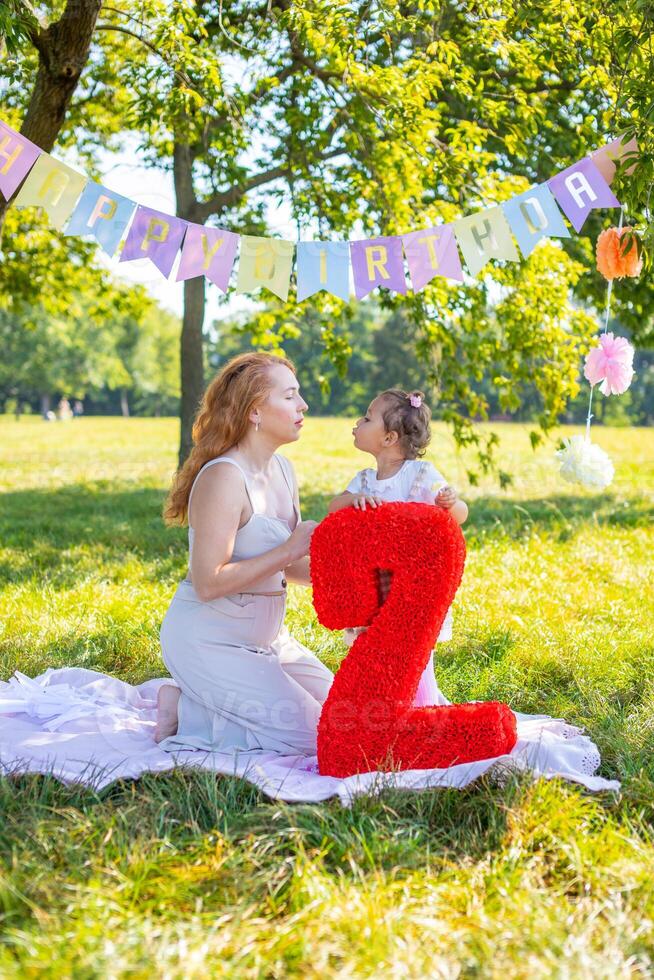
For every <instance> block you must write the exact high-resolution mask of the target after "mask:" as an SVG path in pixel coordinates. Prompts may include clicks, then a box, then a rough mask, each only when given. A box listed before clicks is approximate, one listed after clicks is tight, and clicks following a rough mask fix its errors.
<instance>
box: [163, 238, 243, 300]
mask: <svg viewBox="0 0 654 980" xmlns="http://www.w3.org/2000/svg"><path fill="white" fill-rule="evenodd" d="M238 239H239V236H238V235H236V234H234V232H232V231H223V229H222V228H207V226H206V225H194V224H189V225H188V227H187V229H186V235H185V236H184V247H183V248H182V257H181V259H180V262H179V269H178V270H177V282H181V281H182V280H183V279H195V277H196V276H206V277H207V279H209V280H210V282H213V283H214V284H215V285H216V286H218V288H219V289H222V291H223V292H224V293H226V292H227V288H228V286H229V277H230V275H231V272H232V266H233V265H234V259H235V258H236V249H237V248H238Z"/></svg>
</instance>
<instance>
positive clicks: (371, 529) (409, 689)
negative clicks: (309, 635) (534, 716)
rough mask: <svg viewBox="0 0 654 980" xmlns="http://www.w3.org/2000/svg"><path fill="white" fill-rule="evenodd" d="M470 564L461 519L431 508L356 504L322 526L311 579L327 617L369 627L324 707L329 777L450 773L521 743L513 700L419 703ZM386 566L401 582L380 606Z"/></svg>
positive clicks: (331, 623)
mask: <svg viewBox="0 0 654 980" xmlns="http://www.w3.org/2000/svg"><path fill="white" fill-rule="evenodd" d="M464 562H465V543H464V540H463V535H462V534H461V530H460V528H459V526H458V525H457V523H456V521H455V520H454V519H453V518H452V516H451V514H449V513H448V512H447V511H446V510H444V509H442V508H439V507H430V506H428V505H426V504H414V503H409V504H406V503H392V504H384V505H383V506H382V507H379V508H377V509H367V510H365V511H363V512H361V511H357V510H355V509H354V508H353V507H348V508H345V509H343V510H340V511H338V512H337V513H335V514H331V515H330V516H329V517H327V518H326V519H325V520H324V521H323V522H322V523H321V524H320V525H319V526H318V527H317V528H316V530H315V531H314V534H313V538H312V541H311V580H312V584H313V602H314V606H315V609H316V613H317V615H318V619H319V620H320V622H321V623H322V624H323V625H324V626H327V627H328V628H330V629H343V628H344V627H347V626H368V627H369V628H368V629H367V630H366V631H365V632H364V633H362V634H361V635H360V636H359V637H357V639H356V640H355V642H354V644H353V645H352V647H351V649H350V652H349V653H348V655H347V656H346V658H345V659H344V660H343V662H342V663H341V665H340V667H339V669H338V671H337V673H336V676H335V677H334V682H333V684H332V687H331V690H330V692H329V695H328V697H327V700H326V701H325V703H324V705H323V709H322V713H321V716H320V722H319V725H318V767H319V770H320V772H321V773H323V774H324V775H330V776H341V777H343V776H350V775H352V774H353V773H357V772H369V771H376V770H389V769H441V768H445V767H446V766H451V765H455V764H457V763H463V762H474V761H475V760H478V759H489V758H493V757H494V756H498V755H503V754H504V753H506V752H510V751H511V749H512V748H513V746H514V745H515V742H516V737H517V736H516V719H515V715H514V714H513V712H512V711H511V710H510V708H508V706H507V705H505V704H502V703H500V702H495V701H487V702H481V703H471V704H453V705H446V706H442V707H441V706H439V707H428V708H414V707H413V700H414V697H415V693H416V690H417V687H418V682H419V680H420V676H421V674H422V671H423V670H424V668H425V665H426V663H427V660H428V658H429V653H430V651H431V650H432V648H433V645H434V643H435V641H436V637H437V636H438V633H439V631H440V628H441V626H442V623H443V620H444V619H445V615H446V612H447V609H448V607H449V606H450V604H451V602H452V599H453V598H454V595H455V593H456V590H457V589H458V587H459V584H460V582H461V576H462V574H463V565H464ZM384 569H386V570H388V571H390V572H392V582H391V589H390V593H389V595H388V598H387V600H386V601H385V602H384V603H383V605H381V606H380V599H379V591H378V572H379V571H381V570H384Z"/></svg>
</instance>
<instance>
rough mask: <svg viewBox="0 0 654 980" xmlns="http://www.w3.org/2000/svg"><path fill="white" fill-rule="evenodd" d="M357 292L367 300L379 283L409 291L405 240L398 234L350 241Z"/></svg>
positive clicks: (359, 297)
mask: <svg viewBox="0 0 654 980" xmlns="http://www.w3.org/2000/svg"><path fill="white" fill-rule="evenodd" d="M350 256H351V259H352V272H353V273H354V293H355V296H356V298H357V299H363V297H364V296H367V295H368V293H369V292H371V291H372V290H373V289H375V287H376V286H383V287H384V288H385V289H392V290H393V292H396V293H401V294H402V295H404V294H405V293H406V279H405V278H404V260H403V258H402V239H401V238H397V237H394V236H392V237H381V238H366V239H364V240H363V241H361V242H350Z"/></svg>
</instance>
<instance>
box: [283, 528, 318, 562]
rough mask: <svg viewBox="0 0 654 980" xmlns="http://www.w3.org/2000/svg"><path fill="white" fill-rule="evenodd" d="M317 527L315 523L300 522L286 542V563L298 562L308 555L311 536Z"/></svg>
mask: <svg viewBox="0 0 654 980" xmlns="http://www.w3.org/2000/svg"><path fill="white" fill-rule="evenodd" d="M317 527H318V522H317V521H300V522H299V524H298V525H297V527H296V528H295V530H294V531H293V533H292V534H291V536H290V538H289V539H288V541H287V542H286V546H287V548H288V563H289V565H290V564H291V562H294V561H299V560H300V558H304V557H305V555H308V554H309V546H310V544H311V535H312V534H313V532H314V531H315V529H316V528H317Z"/></svg>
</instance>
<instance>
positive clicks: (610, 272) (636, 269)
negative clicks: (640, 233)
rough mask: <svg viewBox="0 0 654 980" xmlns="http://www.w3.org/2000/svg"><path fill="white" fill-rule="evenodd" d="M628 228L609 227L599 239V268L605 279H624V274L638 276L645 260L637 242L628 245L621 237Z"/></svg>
mask: <svg viewBox="0 0 654 980" xmlns="http://www.w3.org/2000/svg"><path fill="white" fill-rule="evenodd" d="M632 230H633V229H632V228H630V227H629V226H627V227H626V228H607V229H606V230H605V231H603V232H602V233H601V235H600V236H599V238H598V239H597V268H598V269H599V271H600V272H601V273H602V275H603V276H604V278H605V279H622V278H623V277H624V276H638V275H640V270H641V269H642V266H643V260H642V259H641V258H640V256H639V255H638V249H637V248H636V243H635V242H633V241H631V242H629V244H628V245H625V244H623V243H622V242H621V241H620V239H621V237H622V236H623V235H624V234H625V233H626V232H628V231H632Z"/></svg>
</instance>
